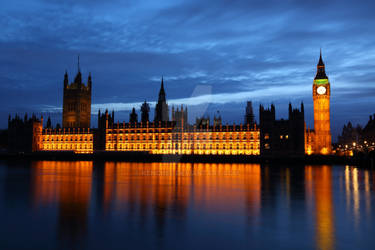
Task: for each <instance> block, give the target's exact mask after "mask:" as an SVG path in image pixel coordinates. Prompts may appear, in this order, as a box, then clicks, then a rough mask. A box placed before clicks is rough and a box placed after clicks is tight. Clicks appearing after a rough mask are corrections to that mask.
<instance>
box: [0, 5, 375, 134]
mask: <svg viewBox="0 0 375 250" xmlns="http://www.w3.org/2000/svg"><path fill="white" fill-rule="evenodd" d="M62 2H63V3H62ZM374 9H375V2H374V1H370V0H368V1H364V0H363V1H343V0H340V1H320V0H315V1H309V0H304V1H301V0H295V1H288V0H282V1H281V0H277V1H265V0H263V1H236V0H204V1H202V0H168V1H155V0H150V1H140V0H130V1H120V0H64V1H60V0H29V1H24V0H12V1H6V2H4V3H2V4H1V10H0V27H1V29H0V100H1V106H0V118H1V119H0V127H1V128H5V127H6V126H7V115H8V113H12V114H15V113H16V112H18V113H24V112H32V111H33V112H36V113H41V112H43V113H44V114H47V113H50V114H51V117H52V118H53V119H55V120H56V121H58V122H60V121H61V110H60V108H61V104H62V86H63V74H64V71H65V69H67V70H68V73H69V76H70V80H72V79H73V77H74V75H75V74H76V71H77V69H76V68H77V66H76V61H77V55H78V54H80V55H81V69H82V72H83V75H84V78H85V79H86V78H87V75H88V73H89V72H91V74H92V77H93V98H92V103H93V112H95V113H96V111H97V109H98V108H109V109H115V111H118V112H117V113H116V120H117V119H118V120H120V121H122V120H125V121H127V120H128V113H129V109H130V108H131V107H132V106H136V107H137V108H139V106H140V105H139V103H141V102H143V101H144V100H145V99H146V100H147V101H150V102H154V101H156V98H157V94H158V91H159V86H160V78H161V76H162V75H164V79H165V87H166V93H167V99H168V102H169V104H182V103H184V104H188V106H189V111H190V112H189V118H190V120H191V121H193V120H194V119H195V116H197V115H201V114H203V113H207V114H209V115H211V116H212V114H213V113H214V112H215V111H216V110H220V112H221V115H222V117H223V120H224V122H225V123H226V122H228V123H230V124H232V123H233V122H236V123H240V122H243V115H244V112H245V105H246V101H247V100H251V101H253V103H254V110H255V113H256V118H257V119H258V117H257V116H258V106H259V104H260V103H263V104H265V105H269V104H270V103H272V102H273V103H275V104H276V111H277V116H278V117H279V118H282V117H286V115H287V105H288V102H292V104H294V105H299V104H300V102H301V101H303V102H304V103H305V113H306V123H307V125H308V126H313V109H312V93H311V86H312V81H313V78H314V75H315V71H316V64H317V62H318V57H319V49H320V47H321V48H322V50H323V58H324V61H325V63H326V71H327V74H328V76H329V78H330V82H331V89H332V98H331V119H332V125H331V126H332V130H333V133H334V136H335V137H336V135H337V133H338V131H339V130H341V128H342V126H343V124H344V122H347V121H348V120H351V121H352V122H354V123H361V124H365V123H366V122H367V120H368V115H369V114H370V113H374V112H375V110H374V104H375V98H374V96H375V42H374V39H375V32H374V31H375V30H374V27H375V18H374ZM93 120H95V117H94V119H93ZM94 126H95V123H94Z"/></svg>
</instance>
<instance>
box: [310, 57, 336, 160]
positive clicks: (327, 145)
mask: <svg viewBox="0 0 375 250" xmlns="http://www.w3.org/2000/svg"><path fill="white" fill-rule="evenodd" d="M312 90H313V100H314V128H315V140H314V141H315V142H314V151H315V153H316V154H325V155H326V154H330V153H331V149H332V136H331V123H330V112H329V99H330V96H331V88H330V84H329V80H328V77H327V75H326V72H325V66H324V63H323V59H322V51H320V58H319V63H318V65H317V72H316V76H315V78H314V83H313V88H312Z"/></svg>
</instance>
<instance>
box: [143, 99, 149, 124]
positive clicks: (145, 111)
mask: <svg viewBox="0 0 375 250" xmlns="http://www.w3.org/2000/svg"><path fill="white" fill-rule="evenodd" d="M149 121H150V105H148V103H147V102H146V100H145V102H144V103H143V104H142V106H141V122H142V123H147V122H149Z"/></svg>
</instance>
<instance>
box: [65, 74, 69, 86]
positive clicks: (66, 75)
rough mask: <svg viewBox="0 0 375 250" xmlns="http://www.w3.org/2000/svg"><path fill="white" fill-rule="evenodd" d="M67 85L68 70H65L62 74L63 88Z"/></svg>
mask: <svg viewBox="0 0 375 250" xmlns="http://www.w3.org/2000/svg"><path fill="white" fill-rule="evenodd" d="M68 85H69V78H68V71H67V70H65V74H64V88H66V87H68Z"/></svg>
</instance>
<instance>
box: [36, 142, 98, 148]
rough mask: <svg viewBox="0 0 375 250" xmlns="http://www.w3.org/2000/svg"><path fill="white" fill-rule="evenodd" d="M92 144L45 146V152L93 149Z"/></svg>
mask: <svg viewBox="0 0 375 250" xmlns="http://www.w3.org/2000/svg"><path fill="white" fill-rule="evenodd" d="M92 147H93V145H92V144H86V143H82V144H44V146H43V148H44V150H55V149H61V150H75V149H78V150H79V149H92Z"/></svg>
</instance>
